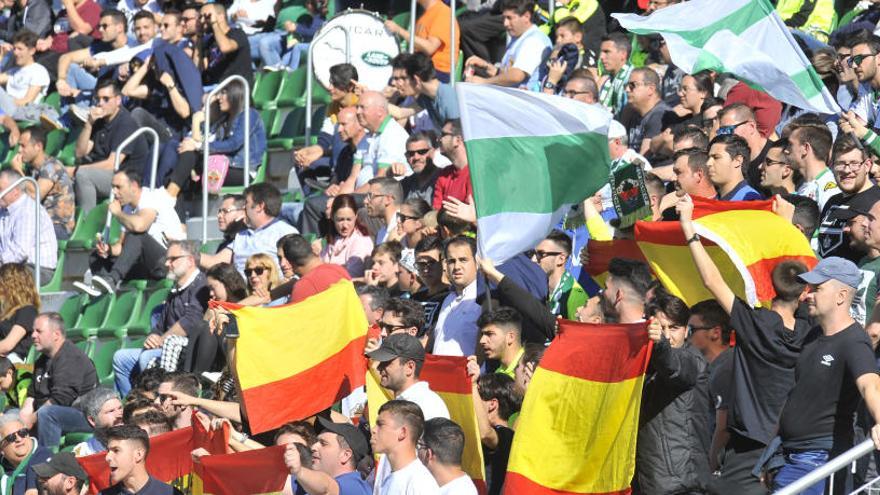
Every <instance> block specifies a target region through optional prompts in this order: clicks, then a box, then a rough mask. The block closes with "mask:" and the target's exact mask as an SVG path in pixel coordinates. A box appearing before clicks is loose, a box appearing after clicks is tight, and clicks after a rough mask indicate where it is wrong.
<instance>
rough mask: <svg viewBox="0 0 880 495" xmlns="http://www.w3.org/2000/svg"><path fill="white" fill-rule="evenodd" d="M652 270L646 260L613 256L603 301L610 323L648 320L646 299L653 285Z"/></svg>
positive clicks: (606, 317) (603, 309) (604, 311)
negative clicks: (646, 317)
mask: <svg viewBox="0 0 880 495" xmlns="http://www.w3.org/2000/svg"><path fill="white" fill-rule="evenodd" d="M652 281H653V279H652V278H651V269H650V268H648V265H647V264H646V263H644V262H643V261H636V260H630V259H625V258H612V259H611V262H610V263H608V278H607V279H605V290H604V291H602V297H601V298H600V302H601V305H602V312H603V313H604V314H605V319H606V321H607V322H609V323H611V322H614V323H638V322H641V321H645V302H646V300H647V294H648V290H649V289H650V288H651V283H652Z"/></svg>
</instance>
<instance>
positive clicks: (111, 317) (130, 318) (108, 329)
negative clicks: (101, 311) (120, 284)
mask: <svg viewBox="0 0 880 495" xmlns="http://www.w3.org/2000/svg"><path fill="white" fill-rule="evenodd" d="M143 300H144V297H143V292H142V291H140V290H137V289H135V290H125V291H122V292H118V293H117V294H116V301H114V303H113V307H112V308H110V314H108V315H107V320H106V321H105V322H104V323H103V324H102V325H101V326H100V327H95V328H84V329H83V330H84V331H86V332H88V333H87V335H86V337H98V338H105V337H108V336H110V337H114V338H116V337H117V332H118V331H119V330H124V329H126V328H128V326H129V325H131V324H133V323H134V322H135V320H137V317H138V315H139V314H140V312H141V304H142V303H143Z"/></svg>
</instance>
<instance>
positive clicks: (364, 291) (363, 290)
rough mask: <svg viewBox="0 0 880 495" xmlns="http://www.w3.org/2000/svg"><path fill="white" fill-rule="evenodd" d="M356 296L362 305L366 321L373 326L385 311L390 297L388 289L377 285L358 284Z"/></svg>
mask: <svg viewBox="0 0 880 495" xmlns="http://www.w3.org/2000/svg"><path fill="white" fill-rule="evenodd" d="M357 293H358V297H360V300H361V304H363V306H364V313H366V315H367V323H369V324H370V326H373V325H375V324H377V323H378V322H379V320H380V319H382V315H383V314H384V313H385V306H386V305H387V304H388V301H389V300H390V299H391V296H390V295H389V294H388V289H386V288H385V287H379V286H378V285H360V286H358V288H357Z"/></svg>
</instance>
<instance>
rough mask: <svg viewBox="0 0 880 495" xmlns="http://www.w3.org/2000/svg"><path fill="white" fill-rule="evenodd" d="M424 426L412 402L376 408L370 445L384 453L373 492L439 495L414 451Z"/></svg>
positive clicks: (420, 411) (429, 475)
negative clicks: (376, 414)
mask: <svg viewBox="0 0 880 495" xmlns="http://www.w3.org/2000/svg"><path fill="white" fill-rule="evenodd" d="M410 337H411V338H413V339H414V337H412V336H410ZM424 426H425V418H424V416H423V415H422V410H421V409H420V408H419V406H418V405H416V404H415V403H413V402H410V401H406V400H392V401H388V402H386V403H385V404H383V405H382V407H380V408H379V414H378V416H377V417H376V424H375V426H373V431H372V435H371V437H370V444H371V445H372V446H373V453H375V454H384V455H383V456H382V457H381V458H380V459H379V465H378V466H377V468H376V483H375V485H374V487H373V494H374V495H439V494H440V488H439V487H438V486H437V482H436V481H435V480H434V477H433V476H431V472H430V471H428V468H426V467H425V465H424V464H422V463H421V462H420V461H419V459H418V456H417V454H416V444H417V442H418V441H419V438H420V437H421V436H422V430H423V429H424Z"/></svg>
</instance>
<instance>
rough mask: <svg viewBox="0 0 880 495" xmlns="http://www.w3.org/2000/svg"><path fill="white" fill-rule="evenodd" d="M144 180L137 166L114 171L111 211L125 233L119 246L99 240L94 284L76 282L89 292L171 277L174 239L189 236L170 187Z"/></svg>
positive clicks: (94, 293) (93, 264)
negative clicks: (168, 264)
mask: <svg viewBox="0 0 880 495" xmlns="http://www.w3.org/2000/svg"><path fill="white" fill-rule="evenodd" d="M142 181H143V178H142V177H141V174H140V172H139V171H137V170H132V169H126V168H123V169H120V170H119V171H117V172H116V173H115V174H113V180H112V181H111V185H112V187H113V195H114V198H113V201H111V202H110V204H109V205H108V206H107V209H108V210H109V211H110V214H111V215H113V217H114V218H116V220H117V221H118V222H119V224H120V225H121V226H122V234H121V235H120V238H119V241H118V242H116V243H115V244H113V245H109V244H107V241H108V239H100V240H98V242H97V243H96V244H95V251H94V252H93V253H92V256H91V259H90V263H89V267H90V268H91V271H92V285H91V286H89V285H85V284H84V283H81V282H75V283H74V285H75V286H76V287H77V288H78V289H80V290H82V291H83V292H85V293H87V294H89V295H92V296H98V295H100V294H101V292H102V291H104V292H115V291H116V286H117V284H119V283H120V282H122V281H124V280H128V279H133V278H149V279H153V280H161V279H163V278H165V274H166V273H167V270H166V268H165V265H164V263H163V261H164V258H165V250H166V248H167V246H168V241H172V240H175V241H179V240H183V239H186V232H185V231H184V230H183V226H182V225H181V222H180V217H178V216H177V211H176V210H175V209H174V202H173V201H172V199H171V197H170V196H168V194H167V193H165V191H164V190H155V189H146V188H143V187H141V182H142Z"/></svg>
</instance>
